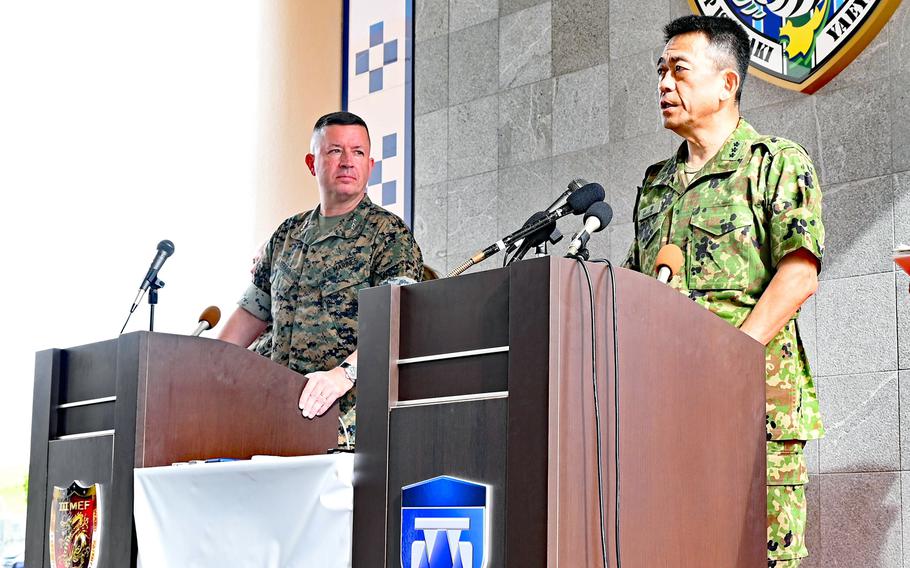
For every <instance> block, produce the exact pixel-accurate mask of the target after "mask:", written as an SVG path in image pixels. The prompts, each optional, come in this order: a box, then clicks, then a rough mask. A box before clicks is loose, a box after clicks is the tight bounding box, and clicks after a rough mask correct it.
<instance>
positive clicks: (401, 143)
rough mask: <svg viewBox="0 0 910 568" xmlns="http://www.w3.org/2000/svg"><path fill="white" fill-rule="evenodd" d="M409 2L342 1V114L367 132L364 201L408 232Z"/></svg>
mask: <svg viewBox="0 0 910 568" xmlns="http://www.w3.org/2000/svg"><path fill="white" fill-rule="evenodd" d="M413 16H414V10H413V1H412V0H347V1H346V3H345V42H344V45H345V48H344V49H345V53H344V74H343V79H342V82H343V84H342V99H343V100H342V108H344V109H345V110H348V111H350V112H353V113H355V114H357V115H359V116H360V117H362V118H363V119H364V120H365V121H366V123H367V126H369V129H370V139H371V141H372V152H371V153H372V157H373V160H374V161H375V166H374V167H373V173H372V175H371V176H370V180H369V182H368V183H367V195H369V196H370V199H371V200H372V201H373V203H376V204H378V205H382V206H383V207H384V208H386V209H387V210H389V211H391V212H392V213H395V214H397V215H398V216H399V217H401V218H402V219H404V221H405V223H407V224H408V226H411V203H412V197H411V188H412V181H413V179H412V178H413V168H412V165H411V164H412V155H411V136H412V128H411V126H412V124H413V106H412V100H413V96H412V92H413V57H412V45H413V29H414V28H413Z"/></svg>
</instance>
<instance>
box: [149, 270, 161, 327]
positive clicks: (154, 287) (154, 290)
mask: <svg viewBox="0 0 910 568" xmlns="http://www.w3.org/2000/svg"><path fill="white" fill-rule="evenodd" d="M161 288H164V281H163V280H161V279H160V278H157V277H156V278H155V280H153V281H150V282H149V331H155V306H157V305H158V290H160V289H161Z"/></svg>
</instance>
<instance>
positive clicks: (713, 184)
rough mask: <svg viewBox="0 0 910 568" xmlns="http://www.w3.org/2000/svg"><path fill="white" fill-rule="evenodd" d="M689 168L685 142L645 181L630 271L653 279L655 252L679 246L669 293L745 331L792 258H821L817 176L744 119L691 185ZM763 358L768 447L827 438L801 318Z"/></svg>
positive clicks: (796, 153)
mask: <svg viewBox="0 0 910 568" xmlns="http://www.w3.org/2000/svg"><path fill="white" fill-rule="evenodd" d="M685 161H686V144H685V143H683V144H682V145H681V146H680V149H679V151H677V153H676V156H675V157H674V158H670V159H669V160H666V161H663V162H660V163H657V164H654V165H653V166H651V167H649V168H648V170H647V172H646V173H645V179H644V182H643V184H642V187H641V188H640V189H639V193H638V200H637V204H636V206H635V211H634V222H635V239H634V241H633V243H632V247H631V248H630V250H629V254H628V256H627V257H626V260H625V263H624V265H625V266H626V267H627V268H631V269H633V270H637V271H639V272H642V273H644V274H654V262H655V258H656V256H657V251H658V250H659V249H660V248H661V247H662V246H663V245H665V244H668V243H674V244H676V245H678V246H679V247H680V248H681V249H682V250H683V256H684V258H685V264H684V265H683V267H682V268H681V269H680V271H679V274H677V275H676V276H674V277H673V279H672V280H671V282H670V285H671V286H672V287H674V288H676V289H678V290H679V291H680V292H682V293H684V294H687V295H688V296H689V297H690V298H692V299H693V300H695V301H696V302H698V303H699V304H701V305H702V306H704V307H706V308H707V309H709V310H711V311H712V312H714V313H715V314H717V315H718V316H720V317H722V318H724V319H725V320H727V321H728V322H729V323H731V324H733V325H734V326H736V327H739V326H740V325H742V324H743V322H744V321H745V320H746V318H747V317H748V315H749V314H750V313H751V311H752V308H754V307H755V304H756V303H757V302H758V299H759V297H761V295H762V292H764V291H765V288H766V287H767V286H768V283H769V282H770V281H771V278H772V277H773V276H774V273H775V268H776V267H777V263H778V262H779V261H780V260H781V259H782V258H783V257H784V256H785V255H787V254H788V253H791V252H794V251H796V250H798V249H800V248H804V249H806V250H808V251H809V252H811V253H812V254H813V255H815V256H816V257H817V258H818V259H819V260H821V258H822V250H823V247H824V228H823V227H822V219H821V190H820V188H819V186H818V177H817V176H816V174H815V169H814V168H813V166H812V162H811V161H810V159H809V156H808V155H807V154H806V152H805V150H804V149H803V148H802V147H801V146H799V145H798V144H795V143H794V142H791V141H789V140H784V139H783V138H775V137H771V136H762V135H760V134H758V133H757V132H756V131H755V130H754V129H753V128H752V127H751V126H750V125H749V124H748V123H747V122H746V121H745V120H743V119H740V121H739V124H738V126H737V128H736V130H735V131H734V132H733V133H732V134H731V135H730V137H729V138H728V139H727V141H726V142H725V143H724V145H723V147H722V148H721V149H720V150H719V151H718V152H717V154H716V155H715V156H714V157H713V158H712V159H711V160H710V161H708V162H707V163H706V164H705V165H704V167H703V168H702V169H701V171H700V172H698V173H697V174H695V175H694V176H693V177H692V178H691V179H690V183H689V185H688V187H684V186H683V185H682V181H681V180H680V178H679V175H678V173H677V172H678V171H679V170H680V169H681V168H683V167H684V165H685ZM765 353H766V395H767V401H766V412H767V418H766V426H767V438H768V440H811V439H814V438H820V437H821V436H822V435H823V434H824V428H823V426H822V422H821V418H820V416H819V411H818V397H817V394H816V391H815V385H814V383H813V380H812V375H811V373H810V371H809V363H808V361H807V359H806V353H805V351H804V350H803V345H802V341H801V340H800V337H799V331H798V329H797V325H796V316H794V317H793V318H792V319H791V320H790V321H789V322H788V323H787V324H786V325H785V326H784V328H783V329H782V330H781V331H780V333H778V334H777V336H775V337H774V339H772V340H771V342H770V343H769V344H768V346H767V348H766V350H765Z"/></svg>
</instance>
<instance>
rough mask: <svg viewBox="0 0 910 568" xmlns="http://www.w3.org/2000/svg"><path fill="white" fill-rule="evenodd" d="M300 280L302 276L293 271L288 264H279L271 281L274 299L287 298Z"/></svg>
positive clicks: (276, 265)
mask: <svg viewBox="0 0 910 568" xmlns="http://www.w3.org/2000/svg"><path fill="white" fill-rule="evenodd" d="M299 280H300V275H299V274H297V273H296V272H294V271H293V270H291V269H290V267H289V266H287V264H286V263H284V262H280V261H279V262H277V263H276V264H275V267H274V269H273V270H272V274H271V279H270V280H269V283H270V285H271V288H272V297H277V298H285V297H287V296H288V295H289V294H290V293H292V292H293V290H294V288H296V287H297V283H298V281H299Z"/></svg>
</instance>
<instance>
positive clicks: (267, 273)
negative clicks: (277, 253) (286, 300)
mask: <svg viewBox="0 0 910 568" xmlns="http://www.w3.org/2000/svg"><path fill="white" fill-rule="evenodd" d="M273 242H274V239H269V242H268V243H267V244H266V245H265V248H264V249H263V251H262V256H260V257H259V262H257V263H256V266H255V267H254V268H253V281H252V282H251V283H250V285H249V286H248V287H247V289H246V291H245V292H244V293H243V296H241V297H240V301H239V302H237V305H238V306H240V307H241V308H243V309H244V310H246V311H248V312H250V314H252V315H253V316H254V317H256V318H257V319H260V320H262V321H269V320H270V319H271V317H272V296H271V291H272V284H271V273H272V251H273V250H274V247H273V244H272V243H273Z"/></svg>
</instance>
